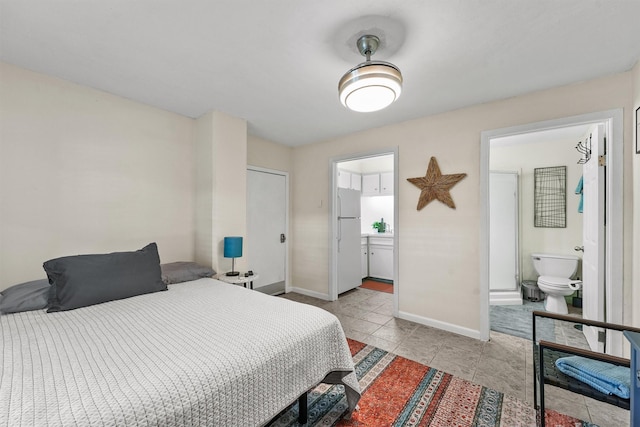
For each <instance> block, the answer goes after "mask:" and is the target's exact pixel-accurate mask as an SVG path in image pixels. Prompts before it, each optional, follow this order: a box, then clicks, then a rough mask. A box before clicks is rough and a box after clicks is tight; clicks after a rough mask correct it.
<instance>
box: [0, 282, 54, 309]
mask: <svg viewBox="0 0 640 427" xmlns="http://www.w3.org/2000/svg"><path fill="white" fill-rule="evenodd" d="M49 288H50V286H49V282H48V281H47V279H40V280H32V281H31V282H25V283H20V284H19V285H13V286H11V287H10V288H7V289H5V290H4V291H2V292H0V313H2V314H6V313H19V312H21V311H31V310H42V309H43V308H47V300H48V298H49Z"/></svg>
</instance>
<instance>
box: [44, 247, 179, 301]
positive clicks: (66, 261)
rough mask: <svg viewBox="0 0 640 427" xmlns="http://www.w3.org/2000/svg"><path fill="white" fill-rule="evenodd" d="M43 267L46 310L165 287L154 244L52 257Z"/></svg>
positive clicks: (128, 295)
mask: <svg viewBox="0 0 640 427" xmlns="http://www.w3.org/2000/svg"><path fill="white" fill-rule="evenodd" d="M43 267H44V270H45V271H46V272H47V277H49V283H50V284H51V286H52V289H51V293H50V294H49V309H48V310H47V312H48V313H51V312H56V311H65V310H73V309H74V308H80V307H85V306H88V305H93V304H99V303H102V302H107V301H113V300H117V299H123V298H128V297H132V296H136V295H142V294H147V293H151V292H157V291H166V290H167V285H165V284H164V283H163V282H162V278H161V276H160V257H159V256H158V247H157V246H156V244H155V243H151V244H149V245H147V246H145V247H144V248H142V249H140V250H138V251H135V252H114V253H110V254H100V255H76V256H67V257H62V258H56V259H52V260H49V261H47V262H45V263H44V265H43Z"/></svg>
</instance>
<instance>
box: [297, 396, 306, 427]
mask: <svg viewBox="0 0 640 427" xmlns="http://www.w3.org/2000/svg"><path fill="white" fill-rule="evenodd" d="M307 418H308V410H307V392H306V391H305V392H304V393H303V394H302V396H300V397H299V398H298V423H300V424H306V423H307Z"/></svg>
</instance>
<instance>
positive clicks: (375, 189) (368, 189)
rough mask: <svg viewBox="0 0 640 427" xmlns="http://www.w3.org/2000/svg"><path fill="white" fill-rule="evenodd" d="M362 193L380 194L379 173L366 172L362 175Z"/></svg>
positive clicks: (365, 194)
mask: <svg viewBox="0 0 640 427" xmlns="http://www.w3.org/2000/svg"><path fill="white" fill-rule="evenodd" d="M362 195H363V196H378V195H380V174H379V173H368V174H365V175H362Z"/></svg>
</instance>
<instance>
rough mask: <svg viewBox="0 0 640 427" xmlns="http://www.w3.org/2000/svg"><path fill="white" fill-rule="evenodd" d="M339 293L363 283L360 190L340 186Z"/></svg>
mask: <svg viewBox="0 0 640 427" xmlns="http://www.w3.org/2000/svg"><path fill="white" fill-rule="evenodd" d="M337 203H338V209H337V211H338V236H337V239H338V293H339V294H341V293H343V292H346V291H348V290H351V289H353V288H357V287H358V286H360V285H361V284H362V271H361V267H360V236H361V229H360V192H359V191H356V190H349V189H346V188H338V200H337Z"/></svg>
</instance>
